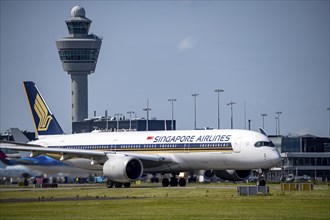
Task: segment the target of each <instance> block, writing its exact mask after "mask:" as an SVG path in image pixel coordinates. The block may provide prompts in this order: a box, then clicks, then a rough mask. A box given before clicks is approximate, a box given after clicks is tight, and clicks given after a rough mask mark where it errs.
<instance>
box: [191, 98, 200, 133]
mask: <svg viewBox="0 0 330 220" xmlns="http://www.w3.org/2000/svg"><path fill="white" fill-rule="evenodd" d="M198 95H199V94H197V93H194V94H192V95H191V96H192V97H194V109H195V114H194V127H195V130H196V129H197V122H196V120H197V116H196V115H197V113H196V97H197V96H198Z"/></svg>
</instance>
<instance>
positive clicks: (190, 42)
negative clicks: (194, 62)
mask: <svg viewBox="0 0 330 220" xmlns="http://www.w3.org/2000/svg"><path fill="white" fill-rule="evenodd" d="M195 45H196V40H195V39H193V38H192V36H188V37H186V38H184V39H183V40H181V41H180V43H179V45H178V47H179V50H180V51H182V50H189V49H194V47H195Z"/></svg>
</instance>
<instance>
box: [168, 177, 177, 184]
mask: <svg viewBox="0 0 330 220" xmlns="http://www.w3.org/2000/svg"><path fill="white" fill-rule="evenodd" d="M170 185H171V186H178V179H177V178H175V177H171V180H170Z"/></svg>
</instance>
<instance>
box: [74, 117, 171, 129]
mask: <svg viewBox="0 0 330 220" xmlns="http://www.w3.org/2000/svg"><path fill="white" fill-rule="evenodd" d="M147 123H148V126H147ZM171 124H172V120H157V119H155V118H153V119H151V120H150V119H149V120H146V119H144V118H138V119H127V118H125V117H120V118H116V117H114V118H110V117H94V118H91V119H86V120H85V121H82V122H72V133H85V132H92V131H109V132H115V131H146V130H148V131H161V130H175V129H176V121H175V120H173V129H171ZM147 127H148V129H147Z"/></svg>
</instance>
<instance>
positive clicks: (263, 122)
mask: <svg viewBox="0 0 330 220" xmlns="http://www.w3.org/2000/svg"><path fill="white" fill-rule="evenodd" d="M259 116H260V117H262V129H265V117H266V116H267V114H265V113H262V114H260V115H259Z"/></svg>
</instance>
